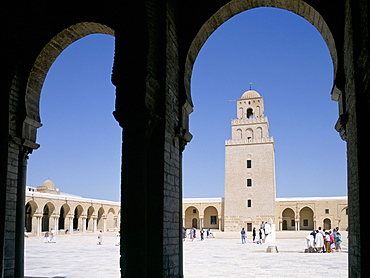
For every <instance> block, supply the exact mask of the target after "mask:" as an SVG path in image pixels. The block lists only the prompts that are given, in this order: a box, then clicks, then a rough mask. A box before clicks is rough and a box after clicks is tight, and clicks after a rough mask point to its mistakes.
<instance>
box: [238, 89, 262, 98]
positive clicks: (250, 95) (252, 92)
mask: <svg viewBox="0 0 370 278" xmlns="http://www.w3.org/2000/svg"><path fill="white" fill-rule="evenodd" d="M256 97H261V96H260V94H259V93H257V92H256V91H255V90H248V91H246V92H245V93H244V94H243V95H242V99H247V98H256Z"/></svg>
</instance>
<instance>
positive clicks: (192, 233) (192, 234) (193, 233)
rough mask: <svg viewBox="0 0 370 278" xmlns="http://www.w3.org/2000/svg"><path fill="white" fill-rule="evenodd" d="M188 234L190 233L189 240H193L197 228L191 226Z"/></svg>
mask: <svg viewBox="0 0 370 278" xmlns="http://www.w3.org/2000/svg"><path fill="white" fill-rule="evenodd" d="M189 235H190V239H191V241H194V238H196V237H197V230H196V229H195V228H192V229H191V231H190V233H189Z"/></svg>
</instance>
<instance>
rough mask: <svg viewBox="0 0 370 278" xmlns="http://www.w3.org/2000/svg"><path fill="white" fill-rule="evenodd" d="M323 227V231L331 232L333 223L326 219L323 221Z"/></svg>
mask: <svg viewBox="0 0 370 278" xmlns="http://www.w3.org/2000/svg"><path fill="white" fill-rule="evenodd" d="M322 227H323V229H325V230H330V229H331V228H332V221H331V219H330V218H328V217H327V218H325V219H324V220H323V221H322Z"/></svg>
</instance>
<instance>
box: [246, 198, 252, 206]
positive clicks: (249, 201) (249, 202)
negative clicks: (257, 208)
mask: <svg viewBox="0 0 370 278" xmlns="http://www.w3.org/2000/svg"><path fill="white" fill-rule="evenodd" d="M247 206H248V207H249V208H250V207H252V200H250V199H249V200H248V205H247Z"/></svg>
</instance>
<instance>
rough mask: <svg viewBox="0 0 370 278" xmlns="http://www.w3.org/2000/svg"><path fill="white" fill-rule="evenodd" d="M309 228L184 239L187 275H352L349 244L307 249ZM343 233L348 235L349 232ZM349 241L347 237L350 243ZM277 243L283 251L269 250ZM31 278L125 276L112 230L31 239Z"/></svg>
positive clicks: (28, 246) (28, 247) (28, 249)
mask: <svg viewBox="0 0 370 278" xmlns="http://www.w3.org/2000/svg"><path fill="white" fill-rule="evenodd" d="M307 234H308V232H306V231H305V232H278V233H277V240H276V241H274V242H270V243H265V244H262V245H261V244H255V243H253V242H251V237H250V235H249V234H248V239H247V241H248V242H247V244H241V240H240V238H239V235H238V233H217V234H216V238H209V239H208V238H206V239H205V240H204V241H200V239H199V238H197V239H196V240H194V241H191V240H190V239H186V241H185V242H184V276H185V277H347V272H348V263H347V260H348V249H347V247H346V246H345V245H344V246H343V248H342V249H343V251H342V252H335V253H330V254H325V253H324V254H317V253H304V249H305V247H306V240H305V236H306V235H307ZM343 238H345V236H344V235H343ZM344 243H346V241H345V242H344ZM268 246H277V248H278V251H279V253H266V248H267V247H268ZM25 277H27V278H31V277H32V278H46V277H53V278H62V277H63V278H64V277H89V278H92V277H104V278H105V277H120V274H119V247H118V246H115V235H114V234H113V233H106V234H104V237H103V244H102V245H97V237H96V236H95V235H94V234H85V235H81V234H79V235H71V236H69V235H67V236H64V235H61V236H58V237H57V238H56V243H44V240H43V238H38V237H30V238H27V239H26V249H25Z"/></svg>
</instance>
